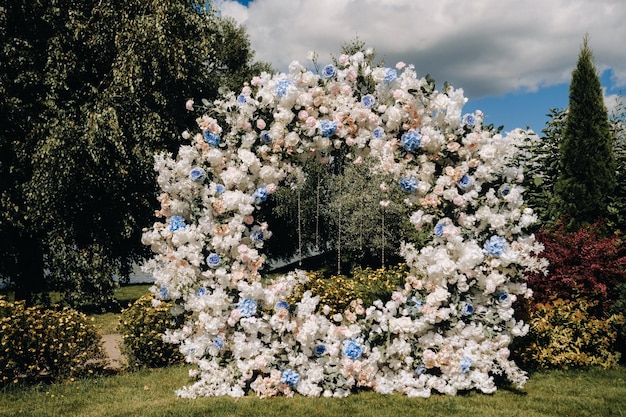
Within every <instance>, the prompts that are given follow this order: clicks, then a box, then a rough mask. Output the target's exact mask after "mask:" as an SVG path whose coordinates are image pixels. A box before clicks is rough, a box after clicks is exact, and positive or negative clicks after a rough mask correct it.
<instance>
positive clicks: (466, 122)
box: [461, 113, 476, 127]
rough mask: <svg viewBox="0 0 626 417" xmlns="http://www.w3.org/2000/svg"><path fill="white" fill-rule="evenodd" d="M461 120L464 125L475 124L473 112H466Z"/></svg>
mask: <svg viewBox="0 0 626 417" xmlns="http://www.w3.org/2000/svg"><path fill="white" fill-rule="evenodd" d="M461 122H462V123H463V124H464V125H466V126H470V127H472V126H474V125H475V124H476V118H475V117H474V115H473V114H470V113H468V114H466V115H464V116H463V119H462V120H461Z"/></svg>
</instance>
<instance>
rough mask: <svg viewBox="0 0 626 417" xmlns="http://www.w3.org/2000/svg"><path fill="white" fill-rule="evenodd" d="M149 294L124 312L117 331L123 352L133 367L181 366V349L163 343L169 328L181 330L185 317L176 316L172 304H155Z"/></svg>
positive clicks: (164, 302)
mask: <svg viewBox="0 0 626 417" xmlns="http://www.w3.org/2000/svg"><path fill="white" fill-rule="evenodd" d="M152 300H153V297H152V295H150V294H147V295H144V296H143V297H141V298H140V299H139V300H137V301H136V302H135V303H134V304H133V305H132V306H130V307H129V308H127V309H125V310H124V311H122V317H121V319H120V324H119V327H118V330H119V331H120V333H121V334H122V339H123V341H124V345H123V348H122V351H123V352H124V353H125V354H126V355H127V357H128V362H129V364H130V366H132V367H148V368H160V367H164V366H169V365H172V364H176V363H181V362H182V361H183V357H182V355H181V354H180V352H179V351H178V346H176V345H173V344H171V343H166V342H164V341H163V334H164V333H165V331H166V330H167V329H174V328H179V327H180V326H181V325H182V323H183V321H184V318H185V316H184V315H183V314H181V315H178V316H173V315H172V313H171V309H172V307H173V305H174V304H173V303H172V302H168V301H160V302H159V303H158V304H157V305H155V304H153V303H152Z"/></svg>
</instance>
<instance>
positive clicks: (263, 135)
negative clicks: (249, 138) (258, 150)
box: [259, 130, 272, 143]
mask: <svg viewBox="0 0 626 417" xmlns="http://www.w3.org/2000/svg"><path fill="white" fill-rule="evenodd" d="M259 137H260V138H261V141H262V142H264V143H270V142H271V141H272V136H271V135H270V132H269V131H268V130H264V131H262V132H261V133H260V134H259Z"/></svg>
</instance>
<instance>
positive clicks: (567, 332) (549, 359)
mask: <svg viewBox="0 0 626 417" xmlns="http://www.w3.org/2000/svg"><path fill="white" fill-rule="evenodd" d="M596 303H597V302H596V301H589V300H586V299H584V298H579V299H576V300H563V299H560V298H559V299H556V300H553V301H550V302H546V303H539V304H537V305H536V309H535V310H534V311H533V312H532V313H531V315H530V322H529V324H530V331H529V333H528V335H527V336H526V338H525V342H526V343H525V344H524V346H523V347H521V348H520V352H519V353H520V357H521V359H522V361H523V362H524V364H525V365H526V366H527V367H529V368H536V369H549V368H556V369H568V368H579V367H586V366H600V367H602V368H610V367H613V366H616V365H617V364H618V362H619V358H620V353H619V352H618V351H617V349H616V339H617V331H618V329H619V328H620V326H621V325H622V324H623V323H624V316H623V315H622V314H613V315H611V316H609V317H607V318H597V317H594V316H593V315H591V314H590V311H592V310H593V308H594V307H596Z"/></svg>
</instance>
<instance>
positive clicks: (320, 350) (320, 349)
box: [313, 344, 328, 358]
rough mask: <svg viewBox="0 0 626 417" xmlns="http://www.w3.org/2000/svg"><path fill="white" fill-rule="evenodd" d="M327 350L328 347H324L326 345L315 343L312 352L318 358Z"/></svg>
mask: <svg viewBox="0 0 626 417" xmlns="http://www.w3.org/2000/svg"><path fill="white" fill-rule="evenodd" d="M327 351H328V349H327V348H326V345H322V344H319V345H316V346H315V348H314V349H313V354H314V355H315V356H317V357H318V358H319V357H320V356H322V355H324V353H326V352H327Z"/></svg>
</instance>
